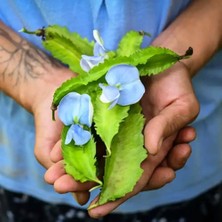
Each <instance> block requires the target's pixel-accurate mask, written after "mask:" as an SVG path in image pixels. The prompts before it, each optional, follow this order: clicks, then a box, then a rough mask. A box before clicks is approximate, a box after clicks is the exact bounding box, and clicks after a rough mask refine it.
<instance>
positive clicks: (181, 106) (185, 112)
mask: <svg viewBox="0 0 222 222" xmlns="http://www.w3.org/2000/svg"><path fill="white" fill-rule="evenodd" d="M198 112H199V103H198V102H197V100H196V98H195V96H194V95H192V96H186V97H185V98H183V99H178V100H176V101H174V102H173V103H171V104H170V105H168V106H167V107H165V108H164V109H163V110H162V111H161V112H160V113H159V114H158V115H156V116H155V117H154V118H152V119H151V120H150V121H149V122H148V123H147V124H146V126H145V129H144V137H145V147H146V148H147V150H148V152H149V153H150V154H156V153H157V152H158V150H159V149H160V147H161V145H162V143H163V141H164V139H166V138H167V137H169V136H171V135H173V134H175V133H177V132H178V131H179V130H180V129H181V128H183V127H184V126H186V125H187V124H189V123H190V122H192V121H193V120H194V119H195V118H196V116H197V114H198Z"/></svg>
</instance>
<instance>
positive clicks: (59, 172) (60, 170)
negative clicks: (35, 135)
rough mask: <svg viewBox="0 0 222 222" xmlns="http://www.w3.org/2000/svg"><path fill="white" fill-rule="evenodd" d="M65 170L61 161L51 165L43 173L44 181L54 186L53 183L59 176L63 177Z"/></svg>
mask: <svg viewBox="0 0 222 222" xmlns="http://www.w3.org/2000/svg"><path fill="white" fill-rule="evenodd" d="M65 174H66V172H65V169H64V164H63V161H59V162H58V163H55V164H53V165H52V166H51V167H50V168H49V169H48V170H47V171H46V173H45V175H44V179H45V181H46V182H47V183H49V184H51V185H52V184H54V183H55V181H56V180H57V179H58V178H60V177H61V176H63V175H65Z"/></svg>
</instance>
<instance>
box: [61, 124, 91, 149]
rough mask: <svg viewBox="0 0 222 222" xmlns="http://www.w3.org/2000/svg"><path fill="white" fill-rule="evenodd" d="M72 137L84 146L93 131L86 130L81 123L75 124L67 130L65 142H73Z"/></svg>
mask: <svg viewBox="0 0 222 222" xmlns="http://www.w3.org/2000/svg"><path fill="white" fill-rule="evenodd" d="M70 137H71V140H72V139H73V140H74V143H75V145H77V146H82V145H84V144H86V143H87V142H88V141H89V140H90V138H91V133H90V132H89V131H87V130H84V129H83V128H82V127H81V126H80V125H78V124H73V125H72V126H71V127H70V128H69V130H68V132H67V135H66V140H65V144H69V143H70V142H71V140H70Z"/></svg>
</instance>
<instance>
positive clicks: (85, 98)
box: [58, 92, 93, 146]
mask: <svg viewBox="0 0 222 222" xmlns="http://www.w3.org/2000/svg"><path fill="white" fill-rule="evenodd" d="M58 116H59V118H60V120H61V121H62V122H63V123H64V125H66V126H70V128H69V130H68V132H67V135H66V139H65V144H69V143H70V142H71V141H72V140H74V142H75V144H76V145H80V146H81V145H84V144H85V143H87V142H88V141H89V140H90V138H91V133H90V131H89V130H88V129H87V128H89V127H91V125H92V116H93V106H92V103H91V98H90V96H89V95H87V94H82V95H80V94H79V93H76V92H71V93H68V94H67V95H66V96H64V97H63V99H62V100H61V101H60V103H59V107H58Z"/></svg>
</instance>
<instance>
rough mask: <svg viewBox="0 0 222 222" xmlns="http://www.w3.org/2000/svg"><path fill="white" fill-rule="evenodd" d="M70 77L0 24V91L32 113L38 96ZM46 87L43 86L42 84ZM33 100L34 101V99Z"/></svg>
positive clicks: (48, 58)
mask: <svg viewBox="0 0 222 222" xmlns="http://www.w3.org/2000/svg"><path fill="white" fill-rule="evenodd" d="M71 76H73V73H71V72H70V71H69V70H68V69H66V68H64V67H63V66H61V65H60V64H59V63H57V62H56V61H55V60H53V59H52V58H50V57H49V56H48V55H46V54H45V53H43V52H42V51H40V50H39V49H37V48H36V47H34V46H33V45H31V44H30V43H28V42H27V41H26V40H24V39H22V38H21V37H20V36H18V35H17V34H16V33H14V32H13V31H12V30H10V29H9V28H8V27H6V26H5V25H4V24H3V23H2V22H0V89H1V90H3V91H4V92H5V93H6V94H8V95H9V96H11V97H12V98H13V99H15V100H16V101H17V102H18V103H19V104H21V105H22V106H23V107H25V108H26V109H27V110H29V111H32V112H33V109H34V107H36V106H37V103H40V101H41V97H42V96H43V95H47V94H48V93H50V92H49V91H51V94H52V92H53V90H54V89H55V88H56V87H57V86H58V85H60V84H61V82H62V81H64V80H65V79H67V78H70V77H71ZM46 84H47V85H48V86H49V87H42V86H45V85H46ZM33 98H35V100H33Z"/></svg>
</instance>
